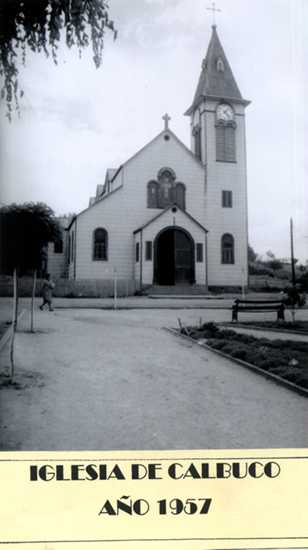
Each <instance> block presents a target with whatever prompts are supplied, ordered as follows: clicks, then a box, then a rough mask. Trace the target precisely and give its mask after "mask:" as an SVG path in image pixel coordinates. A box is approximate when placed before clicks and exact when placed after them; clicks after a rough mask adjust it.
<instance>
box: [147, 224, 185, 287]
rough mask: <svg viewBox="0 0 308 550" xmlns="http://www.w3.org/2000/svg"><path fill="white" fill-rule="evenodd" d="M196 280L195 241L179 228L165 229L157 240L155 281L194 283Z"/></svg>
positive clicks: (160, 282) (169, 283) (171, 283)
mask: <svg viewBox="0 0 308 550" xmlns="http://www.w3.org/2000/svg"><path fill="white" fill-rule="evenodd" d="M194 280H195V258H194V241H193V239H192V237H191V236H190V235H189V233H187V232H186V231H184V230H183V229H179V228H174V227H172V228H167V229H165V230H163V231H162V232H161V233H160V234H159V235H158V237H157V238H156V240H155V266H154V282H155V283H156V284H158V285H170V286H173V285H176V284H192V283H194Z"/></svg>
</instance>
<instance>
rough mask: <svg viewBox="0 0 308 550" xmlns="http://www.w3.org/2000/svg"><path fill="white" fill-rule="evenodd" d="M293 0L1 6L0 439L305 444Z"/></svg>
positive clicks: (303, 85) (14, 0) (303, 38)
mask: <svg viewBox="0 0 308 550" xmlns="http://www.w3.org/2000/svg"><path fill="white" fill-rule="evenodd" d="M307 20H308V2H307V1H306V0H255V1H249V2H247V0H220V1H218V0H217V2H211V1H210V0H208V1H206V0H109V2H108V3H107V2H106V1H105V0H36V1H33V0H1V4H0V78H1V90H2V91H1V103H0V246H1V248H0V365H1V367H0V449H1V450H2V451H34V450H39V451H70V450H76V449H78V450H81V451H82V450H101V451H104V450H132V449H139V450H151V449H152V450H154V449H155V450H167V449H175V450H176V449H241V448H246V449H253V448H255V449H257V448H260V449H263V448H301V447H302V448H304V447H307V446H308V430H307V425H308V399H307V397H308V298H307V297H306V293H307V291H308V188H307V175H308V174H307V172H308V164H307V132H308V116H307V106H306V103H307V102H306V91H307V85H308V71H307V59H308V25H307Z"/></svg>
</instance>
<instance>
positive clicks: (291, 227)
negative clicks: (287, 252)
mask: <svg viewBox="0 0 308 550" xmlns="http://www.w3.org/2000/svg"><path fill="white" fill-rule="evenodd" d="M290 239H291V267H292V286H293V289H294V290H295V285H296V277H295V260H294V236H293V219H292V218H291V219H290Z"/></svg>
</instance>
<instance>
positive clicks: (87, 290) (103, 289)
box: [0, 276, 135, 298]
mask: <svg viewBox="0 0 308 550" xmlns="http://www.w3.org/2000/svg"><path fill="white" fill-rule="evenodd" d="M55 283H56V286H55V289H54V292H53V295H54V296H55V297H63V298H64V297H65V298H111V297H113V296H114V280H113V279H105V280H101V279H80V280H78V281H74V280H70V279H56V280H55ZM32 284H33V280H32V278H31V277H21V278H20V279H19V281H18V294H19V296H21V297H29V296H31V293H32ZM41 286H42V281H41V280H40V279H38V281H37V290H36V295H37V296H39V295H40V290H41ZM134 293H135V281H133V280H129V279H118V280H117V296H119V297H121V296H132V295H134ZM12 295H13V280H12V277H6V276H0V296H12Z"/></svg>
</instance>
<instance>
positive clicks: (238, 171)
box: [206, 102, 248, 286]
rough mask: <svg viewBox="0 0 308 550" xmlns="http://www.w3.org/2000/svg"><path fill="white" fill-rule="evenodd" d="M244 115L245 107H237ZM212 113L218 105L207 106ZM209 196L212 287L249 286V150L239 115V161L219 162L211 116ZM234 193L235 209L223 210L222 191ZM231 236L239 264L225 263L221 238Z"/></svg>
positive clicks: (243, 120)
mask: <svg viewBox="0 0 308 550" xmlns="http://www.w3.org/2000/svg"><path fill="white" fill-rule="evenodd" d="M234 107H235V110H236V113H237V114H240V115H242V114H243V113H244V109H243V107H242V106H234ZM207 109H208V110H211V109H212V110H213V111H214V110H215V109H216V104H215V103H214V102H211V103H209V102H208V104H207ZM206 122H207V124H206V134H207V153H208V167H207V195H206V219H207V221H208V225H209V230H210V232H209V236H208V260H209V285H210V286H214V285H218V286H226V285H239V284H242V282H243V281H244V283H245V284H247V283H248V273H247V271H248V270H247V242H248V237H247V195H246V194H247V188H246V147H245V141H246V140H245V118H244V116H236V122H237V130H236V151H237V153H236V154H237V162H236V163H231V162H230V163H227V162H216V134H215V113H214V112H213V113H207V117H206ZM223 190H230V191H232V194H233V207H232V208H223V207H222V191H223ZM224 233H231V234H232V235H233V236H234V239H235V264H234V265H223V264H222V263H221V237H222V235H223V234H224Z"/></svg>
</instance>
